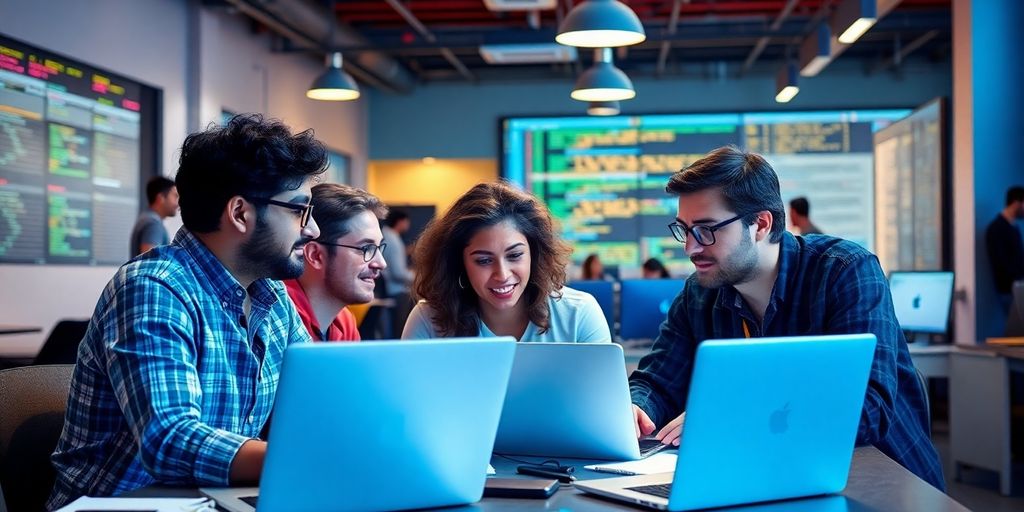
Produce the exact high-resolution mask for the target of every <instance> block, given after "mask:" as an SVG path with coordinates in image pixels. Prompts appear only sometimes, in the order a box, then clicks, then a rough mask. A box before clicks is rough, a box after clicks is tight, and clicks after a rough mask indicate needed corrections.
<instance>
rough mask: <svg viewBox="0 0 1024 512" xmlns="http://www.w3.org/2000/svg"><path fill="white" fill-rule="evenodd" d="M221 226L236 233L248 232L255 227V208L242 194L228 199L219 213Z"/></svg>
mask: <svg viewBox="0 0 1024 512" xmlns="http://www.w3.org/2000/svg"><path fill="white" fill-rule="evenodd" d="M221 227H222V228H225V227H226V228H227V229H232V230H234V231H236V232H238V233H248V232H250V231H252V230H254V229H255V228H256V208H254V207H253V205H252V203H250V202H249V201H246V200H245V198H243V197H242V196H234V197H232V198H231V199H228V203H227V205H225V206H224V212H223V214H222V215H221Z"/></svg>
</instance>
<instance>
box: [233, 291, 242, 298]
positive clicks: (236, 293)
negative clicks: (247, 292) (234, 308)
mask: <svg viewBox="0 0 1024 512" xmlns="http://www.w3.org/2000/svg"><path fill="white" fill-rule="evenodd" d="M235 295H236V296H238V297H241V296H242V295H243V293H242V290H235Z"/></svg>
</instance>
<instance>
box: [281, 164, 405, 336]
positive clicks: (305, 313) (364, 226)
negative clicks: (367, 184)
mask: <svg viewBox="0 0 1024 512" xmlns="http://www.w3.org/2000/svg"><path fill="white" fill-rule="evenodd" d="M312 205H313V218H314V219H315V220H316V222H317V224H318V225H319V226H320V237H319V238H317V239H315V240H313V241H312V242H309V243H307V244H306V246H305V247H304V248H303V254H304V257H305V271H304V272H303V273H302V275H301V276H299V278H298V279H290V280H287V281H284V284H285V287H286V288H287V289H288V297H290V298H291V299H292V303H294V304H295V309H296V310H298V312H299V317H300V318H302V323H303V324H304V325H305V326H306V330H308V331H309V335H310V336H312V337H313V341H359V329H358V328H357V327H356V319H355V316H353V315H352V312H351V311H349V310H348V309H346V308H345V306H347V305H349V304H365V303H367V302H370V301H371V300H373V288H374V284H375V283H374V280H375V279H377V277H379V276H380V273H381V271H382V270H384V269H385V268H387V263H385V262H384V255H383V252H384V248H385V246H386V244H384V243H383V240H384V235H383V234H382V233H381V231H380V219H383V218H384V216H385V215H387V207H386V206H384V203H382V202H381V201H380V199H378V198H377V197H375V196H373V195H371V194H369V193H367V192H366V191H364V190H361V189H358V188H355V187H350V186H348V185H340V184H337V183H321V184H319V185H317V186H315V187H313V200H312Z"/></svg>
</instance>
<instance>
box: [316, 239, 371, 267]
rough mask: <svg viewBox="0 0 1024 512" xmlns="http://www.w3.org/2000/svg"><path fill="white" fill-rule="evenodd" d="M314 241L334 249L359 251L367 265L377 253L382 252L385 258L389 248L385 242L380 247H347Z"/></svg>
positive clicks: (367, 245)
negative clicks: (341, 248) (386, 250)
mask: <svg viewBox="0 0 1024 512" xmlns="http://www.w3.org/2000/svg"><path fill="white" fill-rule="evenodd" d="M313 241H314V242H316V243H318V244H323V245H331V246H334V247H345V248H348V249H355V250H357V251H363V261H365V262H367V263H369V262H370V260H372V259H373V257H374V256H376V255H377V251H380V254H381V256H383V255H384V249H387V247H388V244H387V243H385V242H381V243H380V245H374V244H365V245H345V244H336V243H332V242H324V241H322V240H313Z"/></svg>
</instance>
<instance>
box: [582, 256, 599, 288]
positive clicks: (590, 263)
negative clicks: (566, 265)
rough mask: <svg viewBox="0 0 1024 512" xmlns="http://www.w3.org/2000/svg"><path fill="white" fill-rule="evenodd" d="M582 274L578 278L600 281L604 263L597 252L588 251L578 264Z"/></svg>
mask: <svg viewBox="0 0 1024 512" xmlns="http://www.w3.org/2000/svg"><path fill="white" fill-rule="evenodd" d="M580 267H581V270H582V274H581V276H580V278H581V279H582V280H584V281H600V280H602V279H604V265H603V264H602V263H601V257H600V256H598V255H597V253H590V254H588V255H587V257H586V258H584V260H583V264H582V265H581V266H580Z"/></svg>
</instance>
